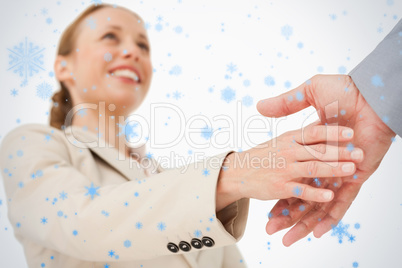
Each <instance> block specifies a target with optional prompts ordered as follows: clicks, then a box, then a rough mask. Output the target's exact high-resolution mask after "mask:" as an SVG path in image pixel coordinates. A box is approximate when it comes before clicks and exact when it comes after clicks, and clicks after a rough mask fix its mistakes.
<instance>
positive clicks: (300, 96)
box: [296, 91, 304, 101]
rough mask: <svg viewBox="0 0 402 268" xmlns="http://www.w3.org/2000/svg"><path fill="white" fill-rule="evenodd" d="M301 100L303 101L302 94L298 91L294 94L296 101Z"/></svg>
mask: <svg viewBox="0 0 402 268" xmlns="http://www.w3.org/2000/svg"><path fill="white" fill-rule="evenodd" d="M303 99H304V95H303V93H301V92H300V91H297V92H296V100H298V101H302V100H303Z"/></svg>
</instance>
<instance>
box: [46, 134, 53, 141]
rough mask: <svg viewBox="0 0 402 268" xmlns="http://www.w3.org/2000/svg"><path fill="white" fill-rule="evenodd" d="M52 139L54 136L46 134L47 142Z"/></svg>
mask: <svg viewBox="0 0 402 268" xmlns="http://www.w3.org/2000/svg"><path fill="white" fill-rule="evenodd" d="M51 139H52V136H50V134H46V135H45V141H46V142H49V141H50V140H51Z"/></svg>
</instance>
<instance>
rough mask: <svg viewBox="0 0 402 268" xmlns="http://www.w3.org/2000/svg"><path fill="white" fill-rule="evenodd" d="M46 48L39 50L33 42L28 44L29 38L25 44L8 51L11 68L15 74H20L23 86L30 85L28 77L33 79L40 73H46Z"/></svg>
mask: <svg viewBox="0 0 402 268" xmlns="http://www.w3.org/2000/svg"><path fill="white" fill-rule="evenodd" d="M44 50H45V49H44V48H42V49H41V48H39V47H38V46H36V45H34V44H33V43H32V42H28V38H27V37H26V38H25V44H24V43H23V42H21V43H20V44H19V46H14V48H13V49H8V51H9V52H10V54H9V55H8V57H9V60H10V61H9V66H10V67H9V68H8V70H13V71H14V73H18V74H19V76H20V77H22V78H23V80H22V82H21V86H26V85H27V84H28V76H29V77H32V76H33V75H34V74H36V73H38V72H39V71H41V70H42V71H44V70H45V69H44V68H43V67H42V66H43V51H44Z"/></svg>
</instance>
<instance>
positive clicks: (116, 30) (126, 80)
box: [56, 7, 152, 114]
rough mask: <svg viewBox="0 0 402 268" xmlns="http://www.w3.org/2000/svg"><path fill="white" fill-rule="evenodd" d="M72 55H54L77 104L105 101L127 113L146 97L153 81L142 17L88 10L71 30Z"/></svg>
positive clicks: (119, 11) (110, 10) (106, 9)
mask: <svg viewBox="0 0 402 268" xmlns="http://www.w3.org/2000/svg"><path fill="white" fill-rule="evenodd" d="M75 34H76V35H75V47H74V50H73V52H72V53H71V54H69V55H67V56H61V55H59V56H58V59H57V60H56V65H58V64H60V65H61V67H60V66H57V67H56V68H59V69H60V68H61V69H63V70H62V71H60V72H59V75H58V79H59V80H60V81H61V82H63V83H64V84H65V85H66V86H67V88H68V89H69V92H70V94H71V96H72V99H73V103H74V105H76V104H79V103H95V104H99V102H101V101H104V102H106V106H108V105H109V104H114V105H115V106H116V110H115V111H116V112H119V113H120V114H128V113H129V112H131V111H132V110H134V109H136V108H137V107H138V106H139V105H140V104H141V103H142V101H143V100H144V98H145V96H146V94H147V92H148V89H149V87H150V83H151V77H152V65H151V58H150V45H149V41H148V37H147V33H146V31H145V29H144V23H143V21H142V19H140V18H139V17H137V16H136V15H135V14H134V13H132V12H130V11H128V10H125V9H122V8H113V7H104V8H101V9H99V10H96V11H95V12H93V13H91V14H89V15H88V16H87V17H86V18H85V19H84V20H83V21H82V22H81V23H80V25H79V27H78V29H77V32H76V33H75Z"/></svg>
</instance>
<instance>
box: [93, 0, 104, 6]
mask: <svg viewBox="0 0 402 268" xmlns="http://www.w3.org/2000/svg"><path fill="white" fill-rule="evenodd" d="M91 3H93V4H94V5H95V6H97V5H101V4H102V0H91Z"/></svg>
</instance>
